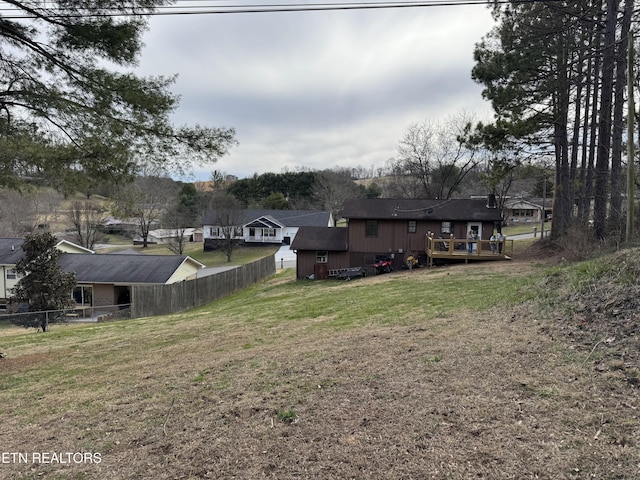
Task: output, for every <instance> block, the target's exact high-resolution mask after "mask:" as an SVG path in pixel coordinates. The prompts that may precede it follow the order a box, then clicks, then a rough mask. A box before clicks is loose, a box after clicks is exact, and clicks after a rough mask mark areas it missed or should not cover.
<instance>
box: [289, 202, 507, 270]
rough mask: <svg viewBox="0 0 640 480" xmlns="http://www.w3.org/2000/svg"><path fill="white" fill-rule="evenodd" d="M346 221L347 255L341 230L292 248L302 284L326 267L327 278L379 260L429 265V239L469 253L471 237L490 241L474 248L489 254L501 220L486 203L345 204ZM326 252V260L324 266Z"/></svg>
mask: <svg viewBox="0 0 640 480" xmlns="http://www.w3.org/2000/svg"><path fill="white" fill-rule="evenodd" d="M343 217H344V218H345V219H347V228H346V240H347V247H346V252H345V250H343V249H342V248H340V249H338V248H337V246H338V244H336V243H333V239H334V237H333V236H332V233H330V232H331V231H334V230H341V229H340V228H326V229H320V230H315V231H313V232H310V233H309V235H313V241H311V238H309V240H308V241H305V242H302V243H296V244H295V245H292V248H293V249H295V250H296V251H297V258H298V272H297V273H298V278H305V277H307V276H309V275H310V274H311V273H315V269H317V268H321V267H317V266H316V265H318V264H319V263H327V271H328V273H329V276H331V274H332V273H333V272H335V271H336V270H337V269H340V268H347V267H356V266H362V267H366V268H369V267H371V266H372V265H373V264H374V262H375V261H376V259H377V258H379V257H388V258H389V259H391V261H392V262H393V266H394V268H395V269H399V268H401V267H402V266H403V265H405V263H406V260H407V257H409V256H413V257H414V258H418V260H419V262H420V263H423V264H426V253H425V248H426V237H427V234H432V235H433V236H435V237H442V238H445V239H451V238H455V239H456V241H457V243H460V245H459V247H460V248H462V249H465V248H466V245H465V243H464V242H465V240H466V238H467V233H468V232H469V231H471V232H473V235H474V237H475V238H476V239H477V240H484V241H486V243H484V244H482V243H477V244H476V247H474V248H477V245H483V246H484V245H486V247H487V248H488V245H489V239H490V237H491V235H492V234H493V232H494V230H495V228H496V225H497V224H498V223H499V222H500V221H501V220H502V218H501V215H500V211H499V209H498V208H497V207H496V205H495V202H491V201H490V200H489V201H488V200H487V199H449V200H438V199H408V198H400V199H390V198H375V199H351V200H348V201H347V202H345V205H344V211H343ZM323 231H324V232H325V233H323ZM342 235H345V233H342V232H341V233H340V238H342ZM296 239H297V238H296ZM330 239H331V242H330ZM325 240H326V241H325ZM330 248H333V249H334V250H331V249H330ZM322 252H327V254H328V257H327V261H326V262H325V261H324V257H323V256H322V255H321V253H322ZM331 252H333V255H331V254H330V253H331ZM329 258H330V259H331V260H332V261H331V263H329ZM318 278H320V277H318Z"/></svg>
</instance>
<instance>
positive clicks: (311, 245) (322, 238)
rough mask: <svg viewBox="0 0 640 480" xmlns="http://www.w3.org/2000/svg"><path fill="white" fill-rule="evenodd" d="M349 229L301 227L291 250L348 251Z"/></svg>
mask: <svg viewBox="0 0 640 480" xmlns="http://www.w3.org/2000/svg"><path fill="white" fill-rule="evenodd" d="M347 234H348V229H346V228H342V227H335V228H332V227H300V230H298V233H297V234H296V238H294V239H293V242H292V243H291V250H327V251H331V252H346V251H347V248H348V246H347V238H348V237H347Z"/></svg>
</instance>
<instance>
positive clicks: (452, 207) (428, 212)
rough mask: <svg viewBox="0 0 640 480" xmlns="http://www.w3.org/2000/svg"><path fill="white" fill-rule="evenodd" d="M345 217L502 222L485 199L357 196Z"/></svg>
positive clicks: (343, 214)
mask: <svg viewBox="0 0 640 480" xmlns="http://www.w3.org/2000/svg"><path fill="white" fill-rule="evenodd" d="M342 216H343V217H345V218H358V219H380V220H382V219H390V220H403V219H404V220H413V219H424V218H427V217H428V218H429V219H430V220H435V221H451V222H454V221H478V222H482V221H485V222H486V221H500V220H501V213H500V210H499V209H497V208H495V205H490V204H489V202H488V201H487V200H486V199H483V200H477V199H467V198H451V199H447V200H439V199H418V198H367V199H363V198H354V199H350V200H347V201H346V202H345V205H344V210H343V213H342Z"/></svg>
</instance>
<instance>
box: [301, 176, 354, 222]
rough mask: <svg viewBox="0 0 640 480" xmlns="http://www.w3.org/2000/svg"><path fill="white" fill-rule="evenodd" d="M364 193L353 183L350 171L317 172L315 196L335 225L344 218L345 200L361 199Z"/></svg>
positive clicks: (314, 186)
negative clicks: (329, 213)
mask: <svg viewBox="0 0 640 480" xmlns="http://www.w3.org/2000/svg"><path fill="white" fill-rule="evenodd" d="M362 193H363V192H362V189H360V188H359V187H358V185H356V183H355V182H354V181H353V179H352V178H351V171H350V170H348V169H335V170H323V171H321V172H316V175H315V182H314V185H313V196H314V198H315V199H316V201H317V202H318V203H319V206H320V208H322V209H324V210H329V211H330V212H331V215H332V216H333V221H334V225H335V222H337V221H338V220H339V219H340V218H341V217H342V209H343V208H344V202H345V200H347V199H348V198H355V197H361V196H362Z"/></svg>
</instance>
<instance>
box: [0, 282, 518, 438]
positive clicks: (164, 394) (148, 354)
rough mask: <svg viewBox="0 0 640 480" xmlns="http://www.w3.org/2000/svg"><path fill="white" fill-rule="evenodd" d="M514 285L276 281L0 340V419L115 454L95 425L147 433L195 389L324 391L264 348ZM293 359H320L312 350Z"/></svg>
mask: <svg viewBox="0 0 640 480" xmlns="http://www.w3.org/2000/svg"><path fill="white" fill-rule="evenodd" d="M526 281H527V280H526V279H525V278H519V277H518V276H513V275H484V274H479V275H476V276H474V277H473V278H469V277H468V275H467V274H466V273H465V272H461V273H454V274H452V275H445V276H442V275H431V274H430V273H429V272H427V271H423V272H414V273H413V274H398V275H388V276H387V277H384V278H382V277H381V278H374V279H371V281H368V280H367V279H363V280H362V281H354V282H349V283H346V282H338V281H317V282H297V281H295V280H291V279H287V278H284V279H283V277H278V276H276V277H274V278H273V279H272V280H271V281H266V282H262V283H260V284H258V285H255V286H253V287H251V288H249V289H246V290H244V291H242V292H239V293H237V294H234V295H231V296H230V297H228V298H225V299H223V300H220V301H218V302H215V303H212V304H210V305H208V306H206V307H202V308H199V309H196V310H194V311H191V312H185V313H182V314H177V315H170V316H166V317H162V316H160V317H151V318H143V319H134V320H128V321H121V322H112V323H103V324H91V325H56V326H54V327H53V328H52V329H51V331H50V332H47V333H45V334H42V333H39V334H38V333H34V332H32V331H31V332H26V333H24V334H22V335H11V336H0V343H1V345H2V346H1V348H2V350H3V351H5V352H6V354H7V359H8V360H11V361H13V360H15V361H16V362H18V363H16V364H9V365H12V367H11V368H9V369H8V370H6V371H4V372H3V373H2V377H3V378H2V380H3V381H2V388H0V404H1V405H4V407H3V408H2V409H1V410H0V412H2V415H3V416H7V415H8V416H11V418H12V422H15V424H16V425H18V426H20V428H26V427H28V426H29V425H34V424H38V425H47V424H49V423H50V424H51V428H55V420H54V419H55V418H65V419H67V420H66V421H68V422H69V423H70V427H69V428H70V429H71V430H72V431H74V430H75V431H76V434H77V435H78V436H79V438H81V439H83V442H85V443H84V444H86V445H87V446H88V447H92V448H94V449H95V448H101V449H107V448H114V449H117V448H118V447H116V446H113V445H111V443H110V440H109V438H110V436H111V435H112V429H113V428H114V427H113V425H112V424H111V422H110V421H106V420H101V419H100V416H104V415H108V414H109V412H113V414H114V415H115V414H117V415H124V416H125V417H127V421H129V422H134V423H135V425H137V427H136V428H139V429H140V431H143V432H144V431H147V430H149V429H153V428H155V429H157V428H158V422H159V421H160V419H162V418H163V415H166V409H168V408H169V406H170V404H171V403H172V401H174V400H175V401H187V400H185V399H189V400H188V401H189V402H193V401H196V400H194V399H193V398H192V395H193V394H194V393H196V394H197V392H201V393H202V394H203V395H206V396H207V397H208V398H209V397H213V398H216V396H222V397H223V398H228V397H234V396H237V395H241V392H242V391H243V390H244V389H255V390H256V391H257V392H258V393H259V392H260V391H262V392H265V394H270V395H272V394H273V393H274V392H276V398H275V400H274V401H276V402H278V401H279V400H278V398H280V396H281V395H283V398H289V396H290V394H287V393H286V392H296V395H305V394H306V393H305V392H311V391H313V390H314V389H318V388H328V387H330V386H331V385H333V384H334V383H335V379H334V378H333V377H332V375H331V374H330V372H328V371H326V372H325V371H321V372H316V371H314V372H313V375H310V374H309V369H312V368H313V367H311V366H309V365H312V364H310V363H307V367H305V368H306V370H301V371H296V370H295V369H292V368H291V367H283V366H282V365H281V361H274V360H269V358H270V357H271V354H270V353H269V352H270V348H272V346H273V348H281V347H282V345H283V344H285V345H286V344H289V345H291V346H292V348H294V346H295V345H298V344H308V345H313V341H314V339H315V338H318V336H319V335H320V336H323V337H327V338H331V337H332V336H333V335H334V334H335V332H336V331H341V330H344V329H349V330H354V329H358V328H363V327H366V326H369V325H370V326H375V325H378V326H385V325H386V326H405V325H411V324H418V323H419V324H421V325H429V322H430V320H432V319H434V318H436V317H443V316H446V315H448V314H449V315H450V314H452V313H453V312H455V311H456V310H460V309H465V310H473V311H477V312H478V314H481V312H482V310H484V309H487V308H490V307H491V306H493V305H496V304H504V303H510V302H516V301H518V298H519V296H518V295H517V288H518V286H519V285H524V284H525V283H526ZM301 355H306V356H307V358H308V357H309V355H310V356H314V355H316V356H318V359H319V360H324V361H326V354H325V353H323V352H314V351H313V349H312V348H311V350H307V351H306V352H305V353H301ZM31 358H33V362H30V361H29V360H30V359H31ZM5 360H6V359H5ZM20 361H25V364H24V365H21V364H20V363H19V362H20ZM247 365H250V366H251V368H249V369H247V367H246V366H247ZM283 392H284V393H283ZM34 405H38V408H34ZM290 408H292V406H291V405H282V409H284V410H286V409H290ZM129 417H130V418H129ZM105 422H106V423H105ZM107 424H109V425H107ZM87 428H88V429H89V430H87V431H85V430H83V429H87ZM127 428H128V429H129V430H130V429H131V427H127ZM45 430H46V428H45ZM87 432H90V433H87ZM92 439H93V440H92ZM92 441H93V442H94V443H92ZM95 442H97V443H95ZM114 445H115V444H114Z"/></svg>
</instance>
